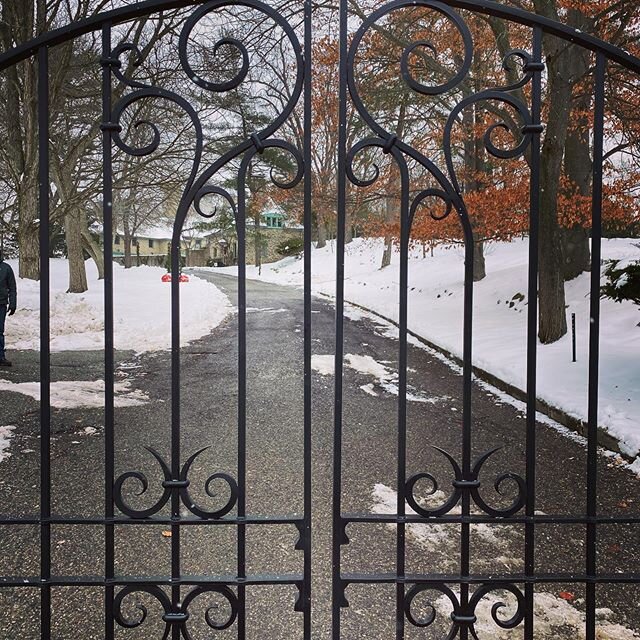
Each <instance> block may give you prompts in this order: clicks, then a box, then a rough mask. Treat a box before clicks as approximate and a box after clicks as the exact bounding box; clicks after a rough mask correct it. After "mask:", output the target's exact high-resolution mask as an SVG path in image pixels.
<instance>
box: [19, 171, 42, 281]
mask: <svg viewBox="0 0 640 640" xmlns="http://www.w3.org/2000/svg"><path fill="white" fill-rule="evenodd" d="M30 183H31V180H30V179H29V178H28V177H27V176H26V175H25V176H23V183H22V185H21V188H20V192H19V194H18V207H19V213H18V250H19V252H20V255H19V259H18V265H19V266H18V269H19V274H20V277H21V278H29V279H30V280H40V240H39V232H38V228H39V224H38V223H37V222H36V215H37V212H38V192H37V187H36V185H35V184H30Z"/></svg>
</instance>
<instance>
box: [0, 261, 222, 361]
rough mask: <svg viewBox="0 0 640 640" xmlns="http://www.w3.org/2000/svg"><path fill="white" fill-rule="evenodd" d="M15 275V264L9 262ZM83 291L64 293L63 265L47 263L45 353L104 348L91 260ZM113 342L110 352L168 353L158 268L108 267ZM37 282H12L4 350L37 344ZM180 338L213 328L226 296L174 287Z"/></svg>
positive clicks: (167, 299)
mask: <svg viewBox="0 0 640 640" xmlns="http://www.w3.org/2000/svg"><path fill="white" fill-rule="evenodd" d="M8 262H9V264H11V266H12V267H13V269H14V271H15V273H16V274H17V273H18V268H17V261H15V260H9V261H8ZM86 266H87V278H88V283H89V290H88V291H86V292H85V293H80V294H70V293H65V292H66V290H67V287H68V263H67V261H66V260H62V259H52V260H50V269H51V288H50V295H51V303H50V318H51V341H50V345H51V350H52V351H66V350H71V351H77V350H93V349H102V348H103V347H104V333H103V332H104V318H103V316H104V300H103V295H104V293H103V290H104V289H103V281H101V280H98V274H97V270H96V268H95V265H94V263H93V262H91V261H88V262H87V265H86ZM113 270H114V341H115V347H116V349H131V350H133V351H136V352H138V353H141V352H145V351H159V350H168V349H169V348H170V346H171V284H169V283H164V282H161V281H160V278H161V277H162V275H163V274H164V273H165V270H164V269H162V268H160V267H147V266H141V267H135V268H132V269H125V268H124V267H122V266H120V265H118V264H116V263H114V265H113ZM39 295H40V293H39V283H38V282H35V281H33V280H25V279H20V280H19V281H18V311H17V312H16V314H15V315H14V316H12V317H11V318H8V319H7V327H6V331H5V333H6V338H7V349H9V350H11V349H35V350H38V349H39V346H40V344H39V343H40V324H39V323H40V313H39V310H40V301H39ZM180 300H181V302H180V306H181V335H180V342H181V344H182V345H185V344H187V343H189V342H191V341H192V340H196V339H198V338H201V337H202V336H204V335H206V334H207V333H209V332H210V331H211V330H212V329H214V328H215V327H216V326H217V325H219V324H220V323H221V322H222V321H223V320H224V319H225V318H226V317H227V316H228V315H229V314H230V313H231V312H232V310H233V308H232V306H231V304H230V303H229V300H228V299H227V297H226V296H225V295H224V294H223V293H222V292H221V291H220V290H219V289H218V288H217V287H216V286H215V285H213V284H211V283H209V282H206V281H204V280H202V279H200V278H197V277H194V276H192V277H191V278H190V282H188V283H182V284H181V285H180Z"/></svg>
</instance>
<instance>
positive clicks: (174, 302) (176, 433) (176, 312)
mask: <svg viewBox="0 0 640 640" xmlns="http://www.w3.org/2000/svg"><path fill="white" fill-rule="evenodd" d="M181 234H182V229H178V228H176V227H174V229H173V241H172V244H171V477H172V478H173V479H174V480H177V479H178V478H179V477H180V267H181V255H180V254H181V251H180V244H181ZM171 519H172V520H173V522H172V524H171V582H172V583H173V584H172V585H171V606H172V608H173V611H178V610H179V609H180V585H179V584H178V581H179V580H180V574H181V568H180V524H179V522H178V521H179V520H180V493H179V492H178V491H175V490H174V491H172V492H171ZM180 635H181V634H180V626H179V625H172V628H171V638H172V640H180Z"/></svg>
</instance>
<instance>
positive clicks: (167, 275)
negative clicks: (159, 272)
mask: <svg viewBox="0 0 640 640" xmlns="http://www.w3.org/2000/svg"><path fill="white" fill-rule="evenodd" d="M161 280H162V282H171V274H170V273H165V274H164V275H163V276H162V278H161ZM179 282H189V276H185V275H183V274H181V275H180V279H179Z"/></svg>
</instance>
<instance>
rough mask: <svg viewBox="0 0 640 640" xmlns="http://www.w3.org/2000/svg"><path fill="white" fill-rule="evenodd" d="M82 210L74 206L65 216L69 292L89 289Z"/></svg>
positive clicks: (81, 291)
mask: <svg viewBox="0 0 640 640" xmlns="http://www.w3.org/2000/svg"><path fill="white" fill-rule="evenodd" d="M82 218H83V216H82V212H81V211H80V210H79V209H78V208H76V207H72V208H71V209H70V210H69V211H68V212H67V213H66V214H65V216H64V235H65V240H66V243H67V258H68V260H69V289H68V290H67V293H84V292H85V291H86V290H87V289H88V286H87V270H86V268H85V264H84V251H83V250H82V227H83V220H82Z"/></svg>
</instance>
